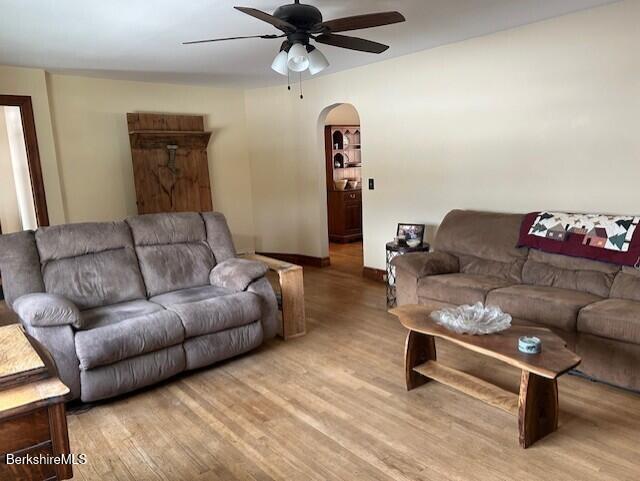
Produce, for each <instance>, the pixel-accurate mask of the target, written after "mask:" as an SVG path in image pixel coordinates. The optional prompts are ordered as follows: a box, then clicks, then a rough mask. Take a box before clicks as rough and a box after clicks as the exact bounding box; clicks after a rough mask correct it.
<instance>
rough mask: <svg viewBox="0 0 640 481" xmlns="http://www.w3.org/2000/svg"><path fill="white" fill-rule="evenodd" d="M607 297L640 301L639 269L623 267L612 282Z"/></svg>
mask: <svg viewBox="0 0 640 481" xmlns="http://www.w3.org/2000/svg"><path fill="white" fill-rule="evenodd" d="M609 297H614V298H617V299H630V300H633V301H640V269H636V268H634V267H627V266H624V267H623V268H622V271H621V272H619V273H618V275H616V278H615V279H614V281H613V286H611V293H610V294H609Z"/></svg>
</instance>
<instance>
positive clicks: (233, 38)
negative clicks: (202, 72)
mask: <svg viewBox="0 0 640 481" xmlns="http://www.w3.org/2000/svg"><path fill="white" fill-rule="evenodd" d="M283 36H284V35H249V36H247V37H225V38H211V39H208V40H192V41H190V42H182V45H191V44H194V43H208V42H224V41H226V40H242V39H245V38H280V37H283Z"/></svg>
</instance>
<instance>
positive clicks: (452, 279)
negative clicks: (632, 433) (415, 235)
mask: <svg viewBox="0 0 640 481" xmlns="http://www.w3.org/2000/svg"><path fill="white" fill-rule="evenodd" d="M523 218H524V216H523V215H520V214H498V213H492V212H477V211H463V210H454V211H451V212H449V213H448V214H447V215H446V217H445V218H444V220H443V221H442V223H441V224H440V227H439V228H438V232H437V234H436V237H435V240H434V243H433V247H434V251H433V252H430V253H415V254H407V255H404V256H400V257H397V258H395V259H394V260H393V263H394V265H395V267H396V289H397V299H398V304H400V305H402V304H418V303H423V304H425V303H429V304H434V302H435V303H441V304H442V305H460V304H472V303H475V302H483V303H485V304H487V305H496V306H499V307H501V308H502V309H503V310H504V311H505V312H508V313H509V314H511V315H512V316H513V317H514V319H516V321H517V322H523V323H534V324H539V325H543V326H546V327H549V328H551V329H552V330H553V331H555V332H556V333H557V334H559V335H560V336H561V337H563V338H564V339H565V340H566V341H567V344H568V346H569V347H570V348H571V349H574V350H575V351H576V352H577V353H578V354H579V355H580V356H581V357H582V363H581V364H580V366H578V368H579V369H580V370H581V371H582V372H583V373H585V374H587V375H588V376H590V377H593V378H595V379H598V380H602V381H606V382H609V383H612V384H615V385H618V386H622V387H625V388H630V389H634V390H640V270H638V269H634V268H630V267H622V268H621V267H620V266H618V265H613V264H608V263H604V262H598V261H594V260H589V259H582V258H577V257H568V256H564V255H559V254H550V253H546V252H542V251H539V250H534V249H528V248H517V247H516V245H517V243H518V235H519V231H520V225H521V223H522V220H523Z"/></svg>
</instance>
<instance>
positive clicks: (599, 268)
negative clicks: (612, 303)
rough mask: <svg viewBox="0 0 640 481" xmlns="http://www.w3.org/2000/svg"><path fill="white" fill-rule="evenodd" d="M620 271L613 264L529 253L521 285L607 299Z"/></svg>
mask: <svg viewBox="0 0 640 481" xmlns="http://www.w3.org/2000/svg"><path fill="white" fill-rule="evenodd" d="M619 271H620V266H617V265H615V264H608V263H606V262H598V261H593V260H590V259H582V258H579V257H570V256H565V255H561V254H551V253H548V252H542V251H539V250H536V249H530V250H529V257H528V258H527V262H525V264H524V268H523V270H522V281H523V282H524V283H525V284H533V285H536V286H551V287H559V288H562V289H572V290H575V291H582V292H588V293H589V294H594V295H596V296H600V297H608V296H609V292H610V291H611V286H612V285H613V282H614V279H615V277H616V274H617V273H618V272H619Z"/></svg>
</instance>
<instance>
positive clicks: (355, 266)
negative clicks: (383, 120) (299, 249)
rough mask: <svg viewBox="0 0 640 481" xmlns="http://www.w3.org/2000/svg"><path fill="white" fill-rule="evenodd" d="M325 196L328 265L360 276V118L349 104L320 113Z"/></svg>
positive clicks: (336, 105) (332, 107) (361, 248)
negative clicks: (329, 263)
mask: <svg viewBox="0 0 640 481" xmlns="http://www.w3.org/2000/svg"><path fill="white" fill-rule="evenodd" d="M320 120H321V121H322V131H323V137H324V139H323V140H324V154H325V156H324V164H325V171H326V194H327V231H326V233H327V239H328V242H329V257H330V259H331V264H332V265H333V266H334V267H335V268H338V269H341V270H346V271H349V272H352V273H357V274H358V275H361V274H362V269H363V267H364V262H363V245H362V242H363V236H362V179H363V176H362V165H363V159H362V131H361V125H360V115H359V114H358V111H357V110H356V108H355V107H354V106H353V105H351V104H348V103H340V104H334V105H332V106H330V107H327V108H326V109H324V110H323V112H322V114H321V119H320Z"/></svg>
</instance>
